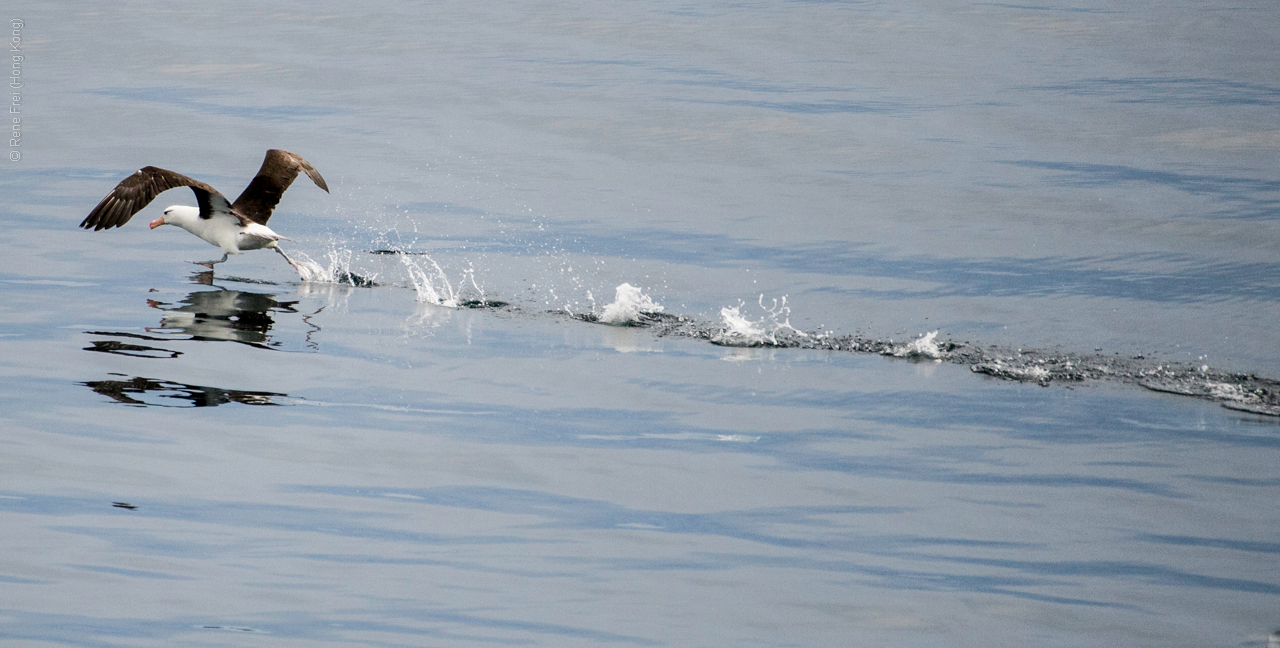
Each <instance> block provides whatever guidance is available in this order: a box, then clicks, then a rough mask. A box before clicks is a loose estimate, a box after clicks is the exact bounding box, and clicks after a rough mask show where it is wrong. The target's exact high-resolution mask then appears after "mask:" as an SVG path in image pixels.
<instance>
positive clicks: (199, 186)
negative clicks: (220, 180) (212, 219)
mask: <svg viewBox="0 0 1280 648" xmlns="http://www.w3.org/2000/svg"><path fill="white" fill-rule="evenodd" d="M176 187H191V191H193V192H195V194H196V203H197V204H199V205H200V217H201V218H208V217H209V215H210V214H211V213H212V212H213V209H214V207H219V208H221V209H226V207H227V199H226V197H225V196H223V195H222V194H220V193H218V190H217V189H214V188H213V187H210V186H209V185H207V184H205V183H203V182H200V181H199V180H193V179H192V178H188V177H187V176H184V175H182V174H181V173H175V172H173V171H170V170H168V169H161V168H160V167H153V166H149V167H143V168H141V169H138V170H137V171H135V172H134V173H133V175H131V176H129V177H127V178H125V179H124V180H121V181H120V184H118V185H116V188H115V189H112V190H111V193H109V194H107V196H106V197H105V198H103V199H102V202H100V203H98V206H97V207H94V208H93V211H91V212H89V215H88V216H87V217H85V219H84V221H83V222H81V223H80V227H83V228H85V229H92V230H94V231H97V230H101V229H107V228H109V227H120V226H121V225H124V224H125V223H127V222H129V219H130V218H133V215H134V214H136V213H138V212H140V211H142V208H143V207H146V206H147V203H150V202H151V201H152V200H154V199H155V197H156V196H158V195H160V194H161V193H162V192H165V191H168V190H170V189H173V188H176ZM219 203H221V204H219Z"/></svg>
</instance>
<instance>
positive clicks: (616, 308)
mask: <svg viewBox="0 0 1280 648" xmlns="http://www.w3.org/2000/svg"><path fill="white" fill-rule="evenodd" d="M587 297H588V299H590V298H591V293H589V292H588V293H587ZM592 301H594V299H593V300H592ZM662 310H663V309H662V306H661V305H660V304H658V303H657V302H655V301H653V299H652V298H650V297H649V296H648V295H646V294H644V291H643V290H641V289H639V288H637V287H635V286H632V285H631V284H629V283H624V284H622V285H620V286H618V287H617V288H616V289H614V297H613V303H611V304H609V305H607V306H605V307H604V310H603V311H602V312H601V313H600V317H599V319H598V320H597V321H599V322H603V323H605V324H612V325H614V326H628V325H634V324H637V323H639V322H640V321H641V316H642V315H649V314H655V313H661V312H662Z"/></svg>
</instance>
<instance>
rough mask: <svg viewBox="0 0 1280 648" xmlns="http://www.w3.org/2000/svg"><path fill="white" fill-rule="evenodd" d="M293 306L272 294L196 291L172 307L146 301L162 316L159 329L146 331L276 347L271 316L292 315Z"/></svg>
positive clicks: (196, 338) (221, 290) (273, 322)
mask: <svg viewBox="0 0 1280 648" xmlns="http://www.w3.org/2000/svg"><path fill="white" fill-rule="evenodd" d="M202 274H203V273H202ZM198 276H199V275H197V277H198ZM297 303H298V302H296V301H292V302H282V301H278V300H276V296H275V295H269V294H265V293H256V292H242V291H239V290H231V289H227V288H219V289H217V290H198V291H196V292H193V293H191V294H189V295H187V296H186V297H185V298H184V299H183V300H182V301H181V302H179V303H178V304H176V305H175V304H166V303H164V302H160V301H156V300H154V299H148V300H147V304H148V305H150V306H151V307H152V308H157V309H160V310H162V311H164V314H163V315H161V316H160V326H158V327H150V328H148V329H147V331H148V332H150V333H185V334H186V335H189V336H190V339H192V340H206V341H208V340H228V341H232V342H240V343H241V344H248V345H251V346H255V347H260V348H265V349H269V348H271V347H274V346H278V344H279V343H278V342H272V341H271V335H270V332H271V327H272V326H273V325H274V324H275V320H273V319H272V317H271V314H272V313H275V312H283V313H296V312H298V311H296V310H294V308H293V307H294V306H295V305H296V304H297Z"/></svg>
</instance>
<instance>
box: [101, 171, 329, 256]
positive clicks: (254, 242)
mask: <svg viewBox="0 0 1280 648" xmlns="http://www.w3.org/2000/svg"><path fill="white" fill-rule="evenodd" d="M299 172H305V173H306V174H307V177H309V178H311V180H312V181H313V182H315V183H316V186H317V187H320V188H321V189H324V190H325V192H326V193H328V191H329V186H328V185H326V184H325V182H324V178H321V177H320V172H319V171H316V168H315V167H313V166H311V163H310V162H307V161H306V160H304V159H302V156H300V155H298V154H296V153H290V152H289V151H282V150H280V149H271V150H269V151H267V157H266V159H264V160H263V161H262V168H261V169H258V175H256V176H254V178H253V181H252V182H250V183H249V186H248V187H245V189H244V191H243V192H242V193H241V194H240V197H239V198H236V201H235V202H234V203H233V202H228V201H227V198H226V196H223V195H222V194H221V193H219V192H218V190H217V189H214V188H213V187H210V186H209V185H207V184H205V183H203V182H200V181H199V180H194V179H192V178H188V177H187V176H184V175H182V174H181V173H175V172H173V171H169V170H168V169H161V168H159V167H153V166H149V167H143V168H141V169H138V170H137V171H135V172H134V174H133V175H131V176H129V177H127V178H125V179H124V180H121V181H120V184H118V185H116V188H115V189H112V190H111V193H109V194H107V196H106V197H105V198H103V199H102V202H100V203H98V206H97V207H94V208H93V211H92V212H89V216H88V217H86V218H85V219H84V222H82V223H80V227H83V228H85V229H93V230H94V231H97V230H101V229H108V228H111V227H120V226H121V225H124V224H125V223H127V222H129V219H130V218H133V215H134V214H136V213H138V212H139V211H142V208H143V207H146V206H147V203H150V202H151V201H152V200H154V199H155V197H156V196H158V195H160V194H161V193H163V192H165V191H168V190H169V189H174V188H177V187H191V191H193V192H195V194H196V204H198V205H199V208H196V207H191V206H188V205H173V206H170V207H167V208H165V210H164V215H163V216H161V217H160V218H157V219H155V220H153V221H151V229H155V228H157V227H160V226H161V225H177V226H178V227H181V228H182V229H184V230H187V231H188V232H191V233H192V234H195V235H196V236H199V237H200V238H202V239H204V240H205V241H207V242H208V243H209V244H210V245H213V246H214V247H219V248H222V253H223V254H222V258H221V259H217V260H214V261H196V262H194V263H196V264H197V265H203V266H208V267H209V268H211V269H212V268H213V264H215V263H222V262H223V261H226V260H227V255H230V254H240V253H241V252H244V251H247V250H259V249H262V248H271V249H273V250H275V251H276V252H279V253H280V256H282V257H284V260H285V261H288V262H289V265H291V266H293V268H294V269H295V270H298V271H299V272H302V270H301V268H299V267H298V264H297V263H296V262H294V260H293V259H290V258H289V255H287V254H285V253H284V250H281V249H280V246H279V245H278V244H277V243H276V242H277V241H281V240H284V241H288V240H290V239H287V238H285V237H283V236H280V235H279V234H276V233H275V232H273V231H271V228H269V227H267V219H269V218H271V210H273V209H275V207H276V204H277V203H279V202H280V196H282V195H284V191H285V189H288V188H289V185H291V184H293V180H294V178H297V177H298V173H299Z"/></svg>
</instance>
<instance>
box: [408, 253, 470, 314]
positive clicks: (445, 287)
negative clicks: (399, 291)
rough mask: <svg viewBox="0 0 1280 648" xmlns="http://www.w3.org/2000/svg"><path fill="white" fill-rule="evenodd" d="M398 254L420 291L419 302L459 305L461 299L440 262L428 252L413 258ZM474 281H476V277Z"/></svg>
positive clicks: (411, 279)
mask: <svg viewBox="0 0 1280 648" xmlns="http://www.w3.org/2000/svg"><path fill="white" fill-rule="evenodd" d="M396 256H398V257H399V258H400V262H401V263H403V264H404V268H405V271H406V272H408V273H409V282H410V283H412V284H413V289H414V290H416V291H417V293H418V303H420V304H436V305H438V306H447V307H449V308H457V307H458V305H459V304H460V303H461V301H460V300H459V299H458V295H457V293H455V292H454V290H453V284H451V283H449V277H447V276H446V275H445V273H444V270H443V269H442V268H441V267H440V264H439V263H436V260H435V259H432V258H431V257H430V256H428V255H426V254H419V255H417V256H418V258H417V259H413V258H411V257H409V255H407V254H397V255H396ZM428 264H429V265H428ZM472 283H475V279H474V278H473V279H472Z"/></svg>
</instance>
